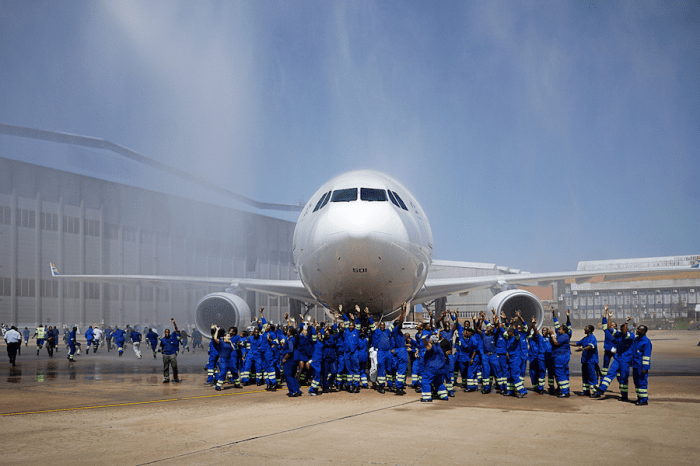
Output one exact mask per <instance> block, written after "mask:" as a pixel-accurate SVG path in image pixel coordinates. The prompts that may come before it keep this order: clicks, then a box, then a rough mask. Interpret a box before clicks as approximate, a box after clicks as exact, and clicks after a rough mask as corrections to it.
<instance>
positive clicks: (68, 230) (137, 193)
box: [0, 135, 700, 327]
mask: <svg viewBox="0 0 700 466" xmlns="http://www.w3.org/2000/svg"><path fill="white" fill-rule="evenodd" d="M0 138H2V140H0V142H4V143H6V142H7V140H12V143H11V144H0V150H2V152H0V322H2V323H5V324H15V325H18V326H20V327H24V326H28V327H31V326H35V325H37V324H39V323H43V324H45V325H58V326H64V325H76V324H77V325H81V326H84V325H93V324H100V325H120V326H123V325H125V324H133V325H135V324H140V325H158V324H167V322H168V321H169V319H170V317H174V318H175V319H176V320H177V321H178V322H179V323H181V324H185V325H186V324H192V323H193V322H194V309H195V307H196V305H197V303H198V302H199V300H200V299H201V298H202V297H203V296H205V295H206V294H209V293H212V292H217V291H222V289H221V288H220V287H213V286H183V285H162V284H158V285H156V284H152V283H148V282H141V283H140V284H138V285H123V284H118V283H108V282H105V283H83V282H73V281H67V280H66V281H59V280H57V279H54V278H52V277H51V270H50V267H49V263H51V262H53V263H55V264H56V265H57V266H58V267H59V269H60V270H61V272H63V273H66V274H95V275H124V274H130V275H135V274H138V275H174V276H193V277H230V278H262V279H285V280H289V279H297V278H298V277H297V274H296V270H295V267H294V264H293V263H292V261H293V258H292V251H291V248H292V237H293V234H294V227H295V223H294V222H293V221H289V220H283V219H280V218H275V217H271V216H265V215H261V214H259V213H256V212H250V211H244V210H237V209H233V208H230V207H223V206H221V205H215V204H213V203H209V202H203V201H201V200H195V199H191V198H187V197H184V196H178V195H174V194H172V193H170V194H168V193H165V192H160V191H156V190H149V189H143V188H141V187H135V186H131V185H127V184H123V183H119V182H115V181H107V180H105V179H101V178H99V177H98V176H87V175H84V174H77V173H72V172H70V171H66V170H59V169H56V168H49V167H47V166H42V165H36V164H31V163H26V162H22V161H18V160H16V159H18V158H22V157H21V153H28V152H30V151H37V150H42V151H48V152H51V151H56V152H61V151H65V147H68V151H69V152H70V151H77V150H83V151H84V149H82V148H81V149H77V148H73V147H71V146H70V145H68V146H66V145H64V144H59V143H56V142H51V143H48V142H42V143H41V144H42V146H40V149H37V146H36V145H35V144H34V141H32V140H30V139H25V138H21V137H15V136H11V135H2V136H0ZM59 147H62V148H64V149H59ZM10 151H12V152H15V151H17V152H20V153H19V154H17V153H12V154H9V153H8V152H10ZM4 155H6V156H7V157H3V156H4ZM92 155H95V156H98V157H99V156H101V154H100V153H99V151H96V152H95V153H94V154H92ZM76 160H79V159H76ZM78 165H79V164H78V163H75V164H74V166H78ZM67 168H69V169H70V168H71V167H70V166H69V167H67ZM76 171H77V170H76ZM696 258H697V256H678V257H664V258H649V259H626V260H612V261H594V262H580V263H579V266H578V268H579V270H592V269H593V270H594V269H596V268H598V269H604V268H614V267H635V266H640V267H641V266H654V265H658V266H668V265H688V266H690V264H692V262H693V261H694V260H695V259H696ZM518 272H519V270H515V269H510V268H508V267H503V266H498V265H496V264H480V263H471V262H454V261H440V260H436V261H434V263H433V265H432V268H431V271H430V273H429V277H430V278H457V277H467V276H483V275H498V274H504V273H518ZM526 289H527V290H528V291H531V292H532V293H534V294H535V295H536V296H537V297H538V298H539V299H540V300H541V301H542V303H543V305H544V307H545V309H548V308H549V306H550V305H554V306H556V307H557V308H558V309H559V311H560V312H564V311H565V310H566V309H567V308H569V309H571V310H572V317H573V319H574V320H575V321H581V322H584V321H591V320H597V319H600V316H601V312H602V309H603V308H604V306H605V304H610V306H611V308H613V309H614V310H615V313H616V318H623V317H627V316H630V315H631V316H635V317H638V318H640V319H674V318H680V317H692V318H695V314H694V310H695V306H696V304H699V303H700V280H698V279H697V278H691V277H690V276H688V277H677V276H676V277H673V278H671V277H668V278H664V277H662V279H656V280H653V281H651V280H646V281H645V280H635V281H615V282H596V281H591V282H589V283H584V284H576V283H567V282H556V283H555V284H554V285H552V286H551V287H547V288H537V287H529V288H526ZM499 291H501V290H492V289H485V290H475V291H472V292H470V293H468V294H466V295H464V296H462V295H453V296H449V297H445V298H442V299H438V300H436V301H434V302H431V303H426V306H425V308H423V310H424V311H427V312H430V313H437V314H439V312H440V311H442V310H444V309H446V308H449V309H451V310H453V311H457V312H458V313H459V315H460V317H461V318H467V317H472V316H474V315H475V314H477V313H478V312H479V311H481V310H484V311H486V309H485V308H486V305H487V303H488V302H489V300H490V299H491V298H492V297H493V296H494V295H495V294H496V293H497V292H499ZM244 299H245V300H246V302H247V303H248V305H249V307H250V308H251V310H255V309H259V308H260V307H262V306H264V307H265V309H266V316H267V317H268V318H270V319H271V320H273V321H275V322H279V321H280V320H281V319H282V316H283V315H284V314H285V313H286V312H289V313H290V314H291V315H299V314H306V313H310V314H311V315H312V316H315V317H316V318H317V319H318V320H320V321H322V320H325V316H324V311H323V310H322V309H321V308H320V307H319V306H315V305H313V304H309V303H300V302H298V301H294V300H291V299H288V298H278V297H275V296H268V295H266V294H263V293H254V292H247V293H246V294H245V296H244ZM414 304H419V303H414ZM410 318H411V319H413V320H421V318H422V316H421V315H420V313H418V312H412V314H411V317H410Z"/></svg>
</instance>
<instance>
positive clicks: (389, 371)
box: [205, 305, 651, 406]
mask: <svg viewBox="0 0 700 466" xmlns="http://www.w3.org/2000/svg"><path fill="white" fill-rule="evenodd" d="M355 311H356V312H355V314H353V313H343V312H342V307H341V308H340V309H339V312H336V313H335V319H334V321H333V322H324V323H318V322H316V320H315V319H314V320H313V321H312V322H303V321H302V322H300V323H299V324H298V325H297V323H296V322H295V321H294V319H291V320H288V315H285V325H277V326H276V325H274V324H272V323H269V322H267V321H266V320H265V318H264V316H263V310H262V309H261V310H260V314H261V319H260V321H258V320H257V318H256V325H255V326H254V328H253V330H252V332H250V333H249V332H247V331H244V332H242V334H241V335H239V334H238V329H237V328H236V327H231V328H229V329H228V330H225V329H222V328H219V327H218V326H216V325H212V340H211V342H210V345H209V361H208V364H207V366H206V368H207V380H206V382H205V384H206V385H213V386H215V388H216V390H222V388H223V384H224V383H225V382H228V383H231V384H233V385H234V386H235V387H241V386H243V385H248V384H253V383H255V384H257V385H262V384H263V383H264V384H266V386H267V390H270V391H274V390H276V389H277V388H280V387H281V382H282V379H284V381H285V382H286V385H287V390H288V393H287V396H290V397H297V396H301V395H302V392H301V386H304V385H308V386H309V389H308V394H309V395H311V396H317V395H320V394H322V393H327V392H331V391H339V390H346V391H348V392H350V393H358V392H359V391H360V389H361V388H370V386H369V381H370V380H371V381H372V385H373V388H375V389H376V390H377V391H378V392H379V393H385V390H389V391H391V392H394V393H396V394H398V395H403V394H405V390H406V384H407V380H408V373H409V368H410V372H411V376H410V387H411V388H414V389H415V390H416V391H417V392H419V393H421V401H424V402H430V401H432V400H433V398H434V397H437V398H439V399H441V400H448V399H449V397H452V396H454V394H455V387H460V386H461V388H462V389H463V390H464V391H466V392H476V391H480V392H481V393H483V394H488V393H490V392H491V391H495V392H497V393H500V394H502V395H504V396H516V397H518V398H522V397H524V396H526V394H527V390H526V389H525V387H524V381H525V377H526V375H527V369H528V366H529V376H530V381H531V383H532V386H533V390H534V392H535V393H538V394H545V393H549V394H551V395H556V396H558V397H560V398H566V397H569V396H570V380H569V361H570V358H571V346H575V347H577V350H578V351H581V363H582V386H583V391H582V395H585V396H590V397H592V398H601V397H602V396H603V394H604V393H605V391H606V390H607V388H608V386H609V385H610V383H611V381H612V380H613V379H614V378H615V377H617V379H618V382H619V385H620V392H621V399H622V400H623V401H628V379H629V373H630V367H632V372H633V379H634V384H635V388H636V392H637V400H636V403H635V404H636V405H639V406H643V405H646V404H647V403H648V396H647V375H648V370H649V366H650V360H651V342H650V341H649V339H648V338H647V337H646V332H647V328H646V327H645V326H643V325H640V326H639V327H638V328H637V330H636V336H635V335H634V334H633V333H632V330H631V328H632V324H631V323H630V320H631V318H628V319H627V320H626V321H625V322H624V323H623V324H621V325H620V328H619V329H618V326H617V325H616V324H615V323H614V322H612V321H611V319H612V312H611V313H610V314H608V308H607V307H606V309H605V314H604V316H603V322H602V324H603V330H604V332H605V342H604V351H605V352H604V360H603V366H602V367H601V366H600V365H599V361H598V343H597V340H596V337H595V336H594V334H593V333H594V328H593V326H590V325H589V326H587V327H586V329H585V337H584V338H583V339H582V340H580V341H578V342H572V341H571V340H570V339H571V334H572V329H571V322H570V320H569V312H568V311H567V321H566V324H564V325H561V324H560V323H559V322H558V320H557V317H556V313H555V311H554V309H552V318H553V322H554V328H553V329H549V328H547V327H545V328H543V329H542V330H541V331H540V330H538V329H537V326H536V321H535V319H534V317H533V319H532V322H531V323H530V324H529V325H528V324H527V323H526V322H525V320H524V319H523V318H522V316H521V314H520V313H519V312H516V315H515V316H514V317H513V318H512V319H508V318H507V317H506V315H505V314H504V313H501V315H497V314H496V312H495V311H492V316H489V317H487V316H486V314H485V313H484V312H481V313H480V315H479V316H478V317H475V318H474V319H472V320H471V321H470V320H465V321H464V322H460V320H459V318H458V317H457V316H456V314H453V313H450V312H449V311H446V312H444V313H443V314H442V315H441V316H440V318H439V320H438V321H437V322H436V323H435V325H432V324H431V323H424V324H420V325H419V326H418V328H417V332H416V335H415V338H412V337H411V335H409V334H404V333H403V331H402V323H403V319H404V317H405V313H406V307H405V305H404V306H403V308H402V312H401V315H400V317H399V318H398V319H397V320H396V321H394V322H392V323H390V324H388V325H387V324H386V323H385V322H380V323H379V324H378V325H377V324H376V323H375V322H374V321H373V320H372V318H371V317H370V315H369V312H368V310H367V309H365V310H364V311H361V310H360V308H359V307H356V309H355ZM368 374H369V378H368ZM599 379H600V380H599ZM458 382H460V383H459V384H458ZM599 382H600V383H599ZM555 383H556V385H555ZM555 387H556V388H555Z"/></svg>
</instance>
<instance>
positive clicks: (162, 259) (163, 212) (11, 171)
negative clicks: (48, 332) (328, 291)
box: [0, 157, 296, 327]
mask: <svg viewBox="0 0 700 466" xmlns="http://www.w3.org/2000/svg"><path fill="white" fill-rule="evenodd" d="M294 226H295V224H294V222H290V221H285V220H280V219H277V218H272V217H267V216H263V215H259V214H255V213H250V212H244V211H240V210H235V209H228V208H224V207H219V206H216V205H212V204H207V203H204V202H199V201H194V200H191V199H186V198H182V197H177V196H173V195H169V194H163V193H159V192H154V191H149V190H146V189H141V188H136V187H132V186H127V185H124V184H118V183H114V182H110V181H104V180H100V179H97V178H92V177H88V176H83V175H77V174H74V173H69V172H66V171H61V170H56V169H52V168H46V167H42V166H38V165H33V164H28V163H24V162H20V161H16V160H11V159H8V158H1V157H0V322H3V323H6V324H16V325H18V326H20V327H24V326H34V325H36V324H39V323H43V324H45V325H59V326H63V325H75V324H77V325H92V324H104V325H115V324H117V325H125V324H132V325H134V324H140V325H148V324H159V323H167V322H168V321H169V320H170V317H174V318H175V319H176V321H178V322H180V323H183V324H187V323H193V322H194V315H193V314H194V309H195V306H196V304H197V302H198V301H199V299H201V298H202V297H203V296H204V295H205V294H208V293H210V292H214V291H221V289H220V288H218V287H203V286H198V287H185V286H183V285H167V286H154V285H152V284H147V283H141V284H140V285H121V284H112V283H102V284H99V283H82V282H73V281H67V280H63V281H59V280H57V279H52V278H51V270H50V266H49V264H50V263H51V262H53V263H55V264H56V265H57V266H58V267H59V269H60V270H61V272H63V273H66V274H99V275H103V274H104V275H107V274H110V275H122V274H143V275H176V276H194V277H231V278H233V277H252V278H272V279H293V278H296V272H295V269H294V267H293V265H292V251H291V247H292V236H293V233H294ZM245 299H246V301H247V302H248V305H249V306H250V308H251V309H258V308H259V307H261V306H264V307H265V309H266V310H267V312H268V314H267V315H268V316H270V317H271V318H273V319H274V320H279V318H280V316H281V315H284V312H286V311H289V309H290V302H289V300H288V299H286V298H279V299H278V298H277V297H268V296H267V295H265V294H260V293H247V296H246V297H245Z"/></svg>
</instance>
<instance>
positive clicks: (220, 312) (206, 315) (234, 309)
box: [195, 293, 251, 337]
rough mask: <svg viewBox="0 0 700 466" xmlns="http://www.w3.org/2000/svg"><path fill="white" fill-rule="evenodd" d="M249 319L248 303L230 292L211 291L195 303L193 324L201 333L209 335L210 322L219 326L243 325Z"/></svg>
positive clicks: (240, 327) (246, 323)
mask: <svg viewBox="0 0 700 466" xmlns="http://www.w3.org/2000/svg"><path fill="white" fill-rule="evenodd" d="M250 321H251V312H250V307H249V306H248V303H246V302H245V300H244V299H243V298H241V297H240V296H238V295H235V294H232V293H211V294H208V295H206V296H205V297H203V298H202V299H201V300H200V301H199V303H197V309H196V311H195V326H196V327H197V330H199V331H200V332H201V333H202V335H204V336H205V337H209V336H210V335H211V324H216V325H218V326H219V327H221V328H225V329H228V328H229V327H238V328H239V330H241V331H242V330H243V328H242V327H243V326H245V325H248V324H249V323H250Z"/></svg>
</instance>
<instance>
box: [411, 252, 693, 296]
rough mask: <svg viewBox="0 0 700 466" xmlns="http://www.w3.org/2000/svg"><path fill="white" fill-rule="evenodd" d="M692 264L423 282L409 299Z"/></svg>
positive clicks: (665, 271) (663, 271) (659, 272)
mask: <svg viewBox="0 0 700 466" xmlns="http://www.w3.org/2000/svg"><path fill="white" fill-rule="evenodd" d="M699 263H700V260H698V261H696V262H695V263H694V264H693V265H692V266H691V267H687V266H686V267H648V268H634V269H614V270H595V271H593V270H585V271H575V272H554V273H515V274H505V275H487V276H482V277H464V278H434V279H428V280H426V281H425V284H424V285H423V287H422V288H421V289H420V291H418V293H416V295H415V296H414V297H413V301H414V302H416V303H425V302H428V301H432V300H434V299H437V298H441V297H443V296H447V295H452V294H457V293H468V292H469V291H472V290H480V289H484V288H501V289H503V290H505V289H507V288H508V287H518V286H549V285H551V284H552V283H553V282H556V281H560V280H568V279H571V280H575V282H576V283H577V284H581V283H585V282H587V281H589V280H590V279H591V278H594V277H603V280H604V281H610V280H623V279H630V278H644V277H658V276H665V275H675V274H680V273H683V274H687V273H689V272H690V273H693V274H695V273H697V274H698V275H699V276H700V268H699V267H698V264H699Z"/></svg>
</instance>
